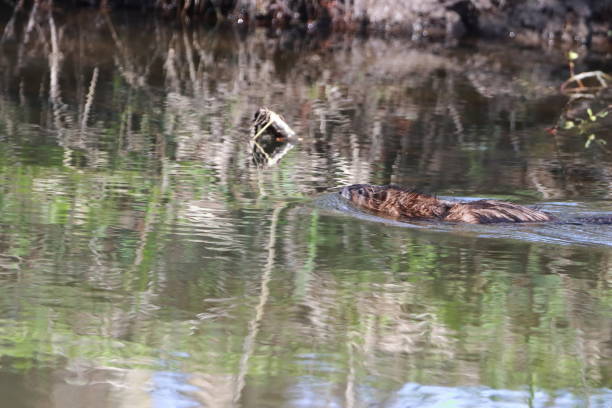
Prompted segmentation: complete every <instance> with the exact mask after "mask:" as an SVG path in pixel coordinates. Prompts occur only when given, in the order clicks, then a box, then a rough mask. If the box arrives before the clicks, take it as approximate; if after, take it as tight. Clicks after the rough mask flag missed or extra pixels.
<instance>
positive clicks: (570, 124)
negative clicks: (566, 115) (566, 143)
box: [563, 120, 576, 130]
mask: <svg viewBox="0 0 612 408" xmlns="http://www.w3.org/2000/svg"><path fill="white" fill-rule="evenodd" d="M575 126H576V124H575V123H574V122H573V121H571V120H566V121H565V123H563V129H565V130H569V129H573V128H574V127H575Z"/></svg>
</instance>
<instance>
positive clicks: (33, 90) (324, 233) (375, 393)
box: [0, 12, 612, 407]
mask: <svg viewBox="0 0 612 408" xmlns="http://www.w3.org/2000/svg"><path fill="white" fill-rule="evenodd" d="M41 13H42V12H41ZM95 16H96V17H95V18H92V17H91V16H90V15H87V14H85V15H84V16H83V15H82V16H78V17H75V16H72V15H71V16H65V17H63V18H61V19H60V18H57V17H56V20H51V19H49V18H48V15H47V14H45V15H44V16H42V15H40V16H38V17H36V18H41V23H40V27H39V28H38V29H36V30H31V31H28V30H27V25H23V27H22V26H20V25H19V24H18V25H17V26H16V27H22V29H21V30H17V34H16V37H15V39H14V40H12V41H11V42H5V43H3V44H2V48H1V50H0V66H1V68H2V69H0V77H1V78H2V81H1V82H0V206H1V208H2V211H0V252H1V256H0V356H1V357H0V387H1V389H2V391H3V392H2V394H3V395H10V396H11V401H14V404H13V406H15V407H19V406H36V407H59V406H62V407H65V406H83V405H87V406H92V407H93V406H100V407H107V406H108V407H110V406H126V407H127V406H130V407H135V406H143V407H145V406H185V407H187V406H254V407H262V406H347V407H350V406H352V407H361V406H370V405H372V404H374V405H385V406H386V405H388V406H410V404H417V403H418V404H422V405H417V406H426V405H425V404H427V403H429V404H430V405H432V406H434V404H437V403H442V402H440V401H442V400H444V401H446V402H448V403H451V402H453V401H454V403H456V404H457V405H458V404H464V405H470V404H472V405H474V404H476V405H479V406H480V405H483V406H486V404H490V406H501V404H502V402H503V403H506V405H509V404H515V405H518V406H529V405H530V404H531V406H539V405H538V404H540V405H542V404H544V402H541V401H555V402H554V403H555V404H557V405H560V406H563V404H574V405H575V404H580V403H582V402H585V401H589V404H591V406H604V405H602V404H605V403H606V401H607V400H609V398H610V397H609V395H610V392H609V389H610V388H612V381H611V378H612V377H611V373H610V368H609V367H612V361H611V355H612V354H611V353H610V344H611V341H612V340H611V339H610V333H611V331H610V323H611V320H610V307H611V305H612V302H611V298H610V290H609V286H610V281H611V280H610V273H611V269H610V255H611V253H610V241H611V237H610V232H609V231H608V230H605V229H595V228H590V227H580V226H563V225H547V226H537V227H534V226H520V227H513V228H506V227H501V228H499V227H493V226H485V227H482V228H480V227H457V226H448V225H447V226H439V225H431V224H415V225H413V226H409V227H408V228H406V226H401V225H397V224H394V223H383V222H380V220H373V219H371V218H367V217H364V216H363V215H358V214H355V213H352V212H350V211H349V208H348V207H346V206H345V204H343V203H342V202H341V201H337V200H336V201H333V199H331V198H330V197H337V195H333V194H331V195H325V194H323V195H321V194H320V193H321V192H324V191H328V190H333V188H335V187H338V186H340V185H344V184H349V183H357V182H372V183H379V184H380V183H387V182H396V183H400V184H404V185H407V186H415V187H420V188H424V189H431V190H436V191H439V192H440V193H442V194H449V195H451V194H452V195H454V196H458V195H465V196H468V197H471V196H488V197H491V196H495V197H497V198H512V199H516V200H518V201H521V202H526V203H533V202H537V201H541V200H546V201H547V202H546V203H545V204H544V205H543V206H544V207H545V209H546V210H549V211H553V212H558V213H562V214H566V213H567V214H568V215H571V214H582V213H585V212H595V211H602V212H606V211H610V210H612V208H611V207H610V204H609V201H608V200H609V198H610V196H609V194H610V191H611V189H610V180H611V178H610V171H609V169H610V168H611V166H610V165H611V163H610V157H609V156H606V155H602V154H601V152H597V151H591V150H589V151H585V150H584V142H583V141H582V140H578V141H577V140H574V139H572V138H570V137H569V136H567V135H566V136H564V135H561V134H560V135H557V136H556V138H552V137H551V136H550V135H549V134H547V133H546V132H543V131H542V129H544V128H545V127H547V126H550V124H551V123H554V121H556V119H557V117H558V115H559V109H561V108H562V107H563V105H564V103H565V101H564V100H563V97H562V96H559V95H557V93H556V87H557V85H558V83H559V82H560V81H562V79H563V78H562V75H560V74H557V69H558V66H559V65H556V64H555V58H557V57H556V56H555V55H554V54H551V55H539V53H533V52H530V51H527V50H512V51H509V50H508V49H507V48H503V49H501V50H500V49H497V48H494V47H492V46H487V45H478V46H475V47H476V48H474V49H468V50H464V49H442V48H441V49H432V50H424V49H416V48H414V49H413V48H410V47H408V46H407V45H406V43H405V42H402V41H388V42H383V41H380V40H376V39H372V40H367V41H366V40H360V39H345V38H335V39H332V40H329V41H327V42H322V43H317V44H314V43H308V42H299V41H296V42H294V43H293V45H294V46H296V47H299V52H297V53H296V52H293V51H291V52H290V51H288V50H287V49H286V44H285V43H283V42H282V41H279V40H278V39H275V38H269V37H267V36H266V33H264V32H259V31H257V32H254V33H252V35H249V36H247V37H246V38H244V39H242V38H240V37H239V36H238V35H237V34H236V33H234V32H210V31H204V30H198V29H194V30H187V29H180V30H175V29H168V28H166V27H164V26H163V25H161V24H159V23H157V22H155V21H137V22H135V21H131V23H130V24H129V25H128V24H125V22H124V21H121V19H120V18H116V17H113V18H106V17H104V18H102V17H99V15H98V14H95ZM43 17H44V18H43ZM92 21H93V22H95V28H92ZM558 58H559V59H558V61H559V64H563V63H564V60H563V58H562V57H558ZM527 59H528V60H529V61H530V62H532V63H531V64H529V66H527V65H526V64H524V61H525V60H527ZM263 105H265V106H270V107H271V108H272V109H274V110H276V111H278V112H282V114H283V116H284V117H285V119H286V120H287V122H288V123H289V124H290V125H291V126H292V127H293V128H294V130H295V131H296V133H297V135H298V136H299V137H301V138H302V139H303V141H302V143H300V144H299V145H298V146H296V147H295V148H294V149H292V150H291V151H289V152H288V153H287V154H286V155H284V156H283V157H282V160H280V161H279V162H278V163H277V164H276V165H275V166H273V167H268V168H260V167H257V166H253V165H252V163H251V153H252V152H251V150H250V149H249V138H250V135H249V129H250V126H251V120H252V117H253V114H254V111H255V109H256V108H257V107H259V106H263ZM568 201H569V203H568ZM569 204H571V205H569ZM598 228H602V227H598ZM417 384H418V385H417ZM526 390H530V391H529V392H527V391H526ZM4 391H6V393H5V392H4ZM417 400H418V402H415V401H417ZM493 400H495V401H493ZM600 401H603V402H600ZM498 403H499V404H498ZM495 404H497V405H495ZM598 404H599V405H598Z"/></svg>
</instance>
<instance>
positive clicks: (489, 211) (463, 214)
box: [340, 184, 612, 224]
mask: <svg viewBox="0 0 612 408" xmlns="http://www.w3.org/2000/svg"><path fill="white" fill-rule="evenodd" d="M340 194H341V195H342V197H344V198H346V199H347V200H349V201H350V202H351V203H353V204H354V205H355V206H357V207H359V208H363V209H366V210H369V211H372V212H375V213H379V214H381V215H386V216H389V217H393V218H398V219H412V220H438V221H448V222H464V223H469V224H493V223H501V222H506V223H508V222H513V223H518V222H548V221H555V220H556V218H555V217H553V216H552V215H550V214H548V213H545V212H543V211H539V210H536V209H533V208H529V207H525V206H522V205H518V204H513V203H509V202H506V201H498V200H477V201H469V202H458V201H448V200H441V199H439V198H437V197H433V196H430V195H427V194H422V193H417V192H414V191H410V190H405V189H402V188H401V187H398V186H394V185H385V186H376V185H371V184H353V185H350V186H346V187H344V188H342V190H340ZM576 221H577V223H588V224H612V217H590V218H589V217H584V218H579V219H577V220H576Z"/></svg>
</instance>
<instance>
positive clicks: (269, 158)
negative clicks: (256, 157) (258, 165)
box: [253, 137, 272, 162]
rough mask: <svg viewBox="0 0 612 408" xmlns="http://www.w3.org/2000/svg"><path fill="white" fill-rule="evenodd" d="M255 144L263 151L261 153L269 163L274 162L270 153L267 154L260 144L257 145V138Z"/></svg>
mask: <svg viewBox="0 0 612 408" xmlns="http://www.w3.org/2000/svg"><path fill="white" fill-rule="evenodd" d="M253 143H254V144H255V146H257V148H258V149H259V150H261V152H262V153H263V155H264V156H266V160H267V161H268V162H269V161H271V160H272V158H271V157H270V155H268V153H266V151H265V150H264V148H263V147H261V145H260V144H259V143H257V141H256V140H255V137H254V138H253Z"/></svg>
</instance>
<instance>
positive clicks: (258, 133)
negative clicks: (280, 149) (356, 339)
mask: <svg viewBox="0 0 612 408" xmlns="http://www.w3.org/2000/svg"><path fill="white" fill-rule="evenodd" d="M273 115H275V113H274V112H270V120H268V123H266V124H265V125H264V127H262V128H261V129H259V132H257V134H256V135H255V136H253V139H251V140H253V142H254V141H255V140H256V139H257V138H258V137H259V136H261V134H262V133H263V132H264V131H265V130H266V129H267V128H268V127H269V126H270V125H271V124H272V122H274V117H273Z"/></svg>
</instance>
